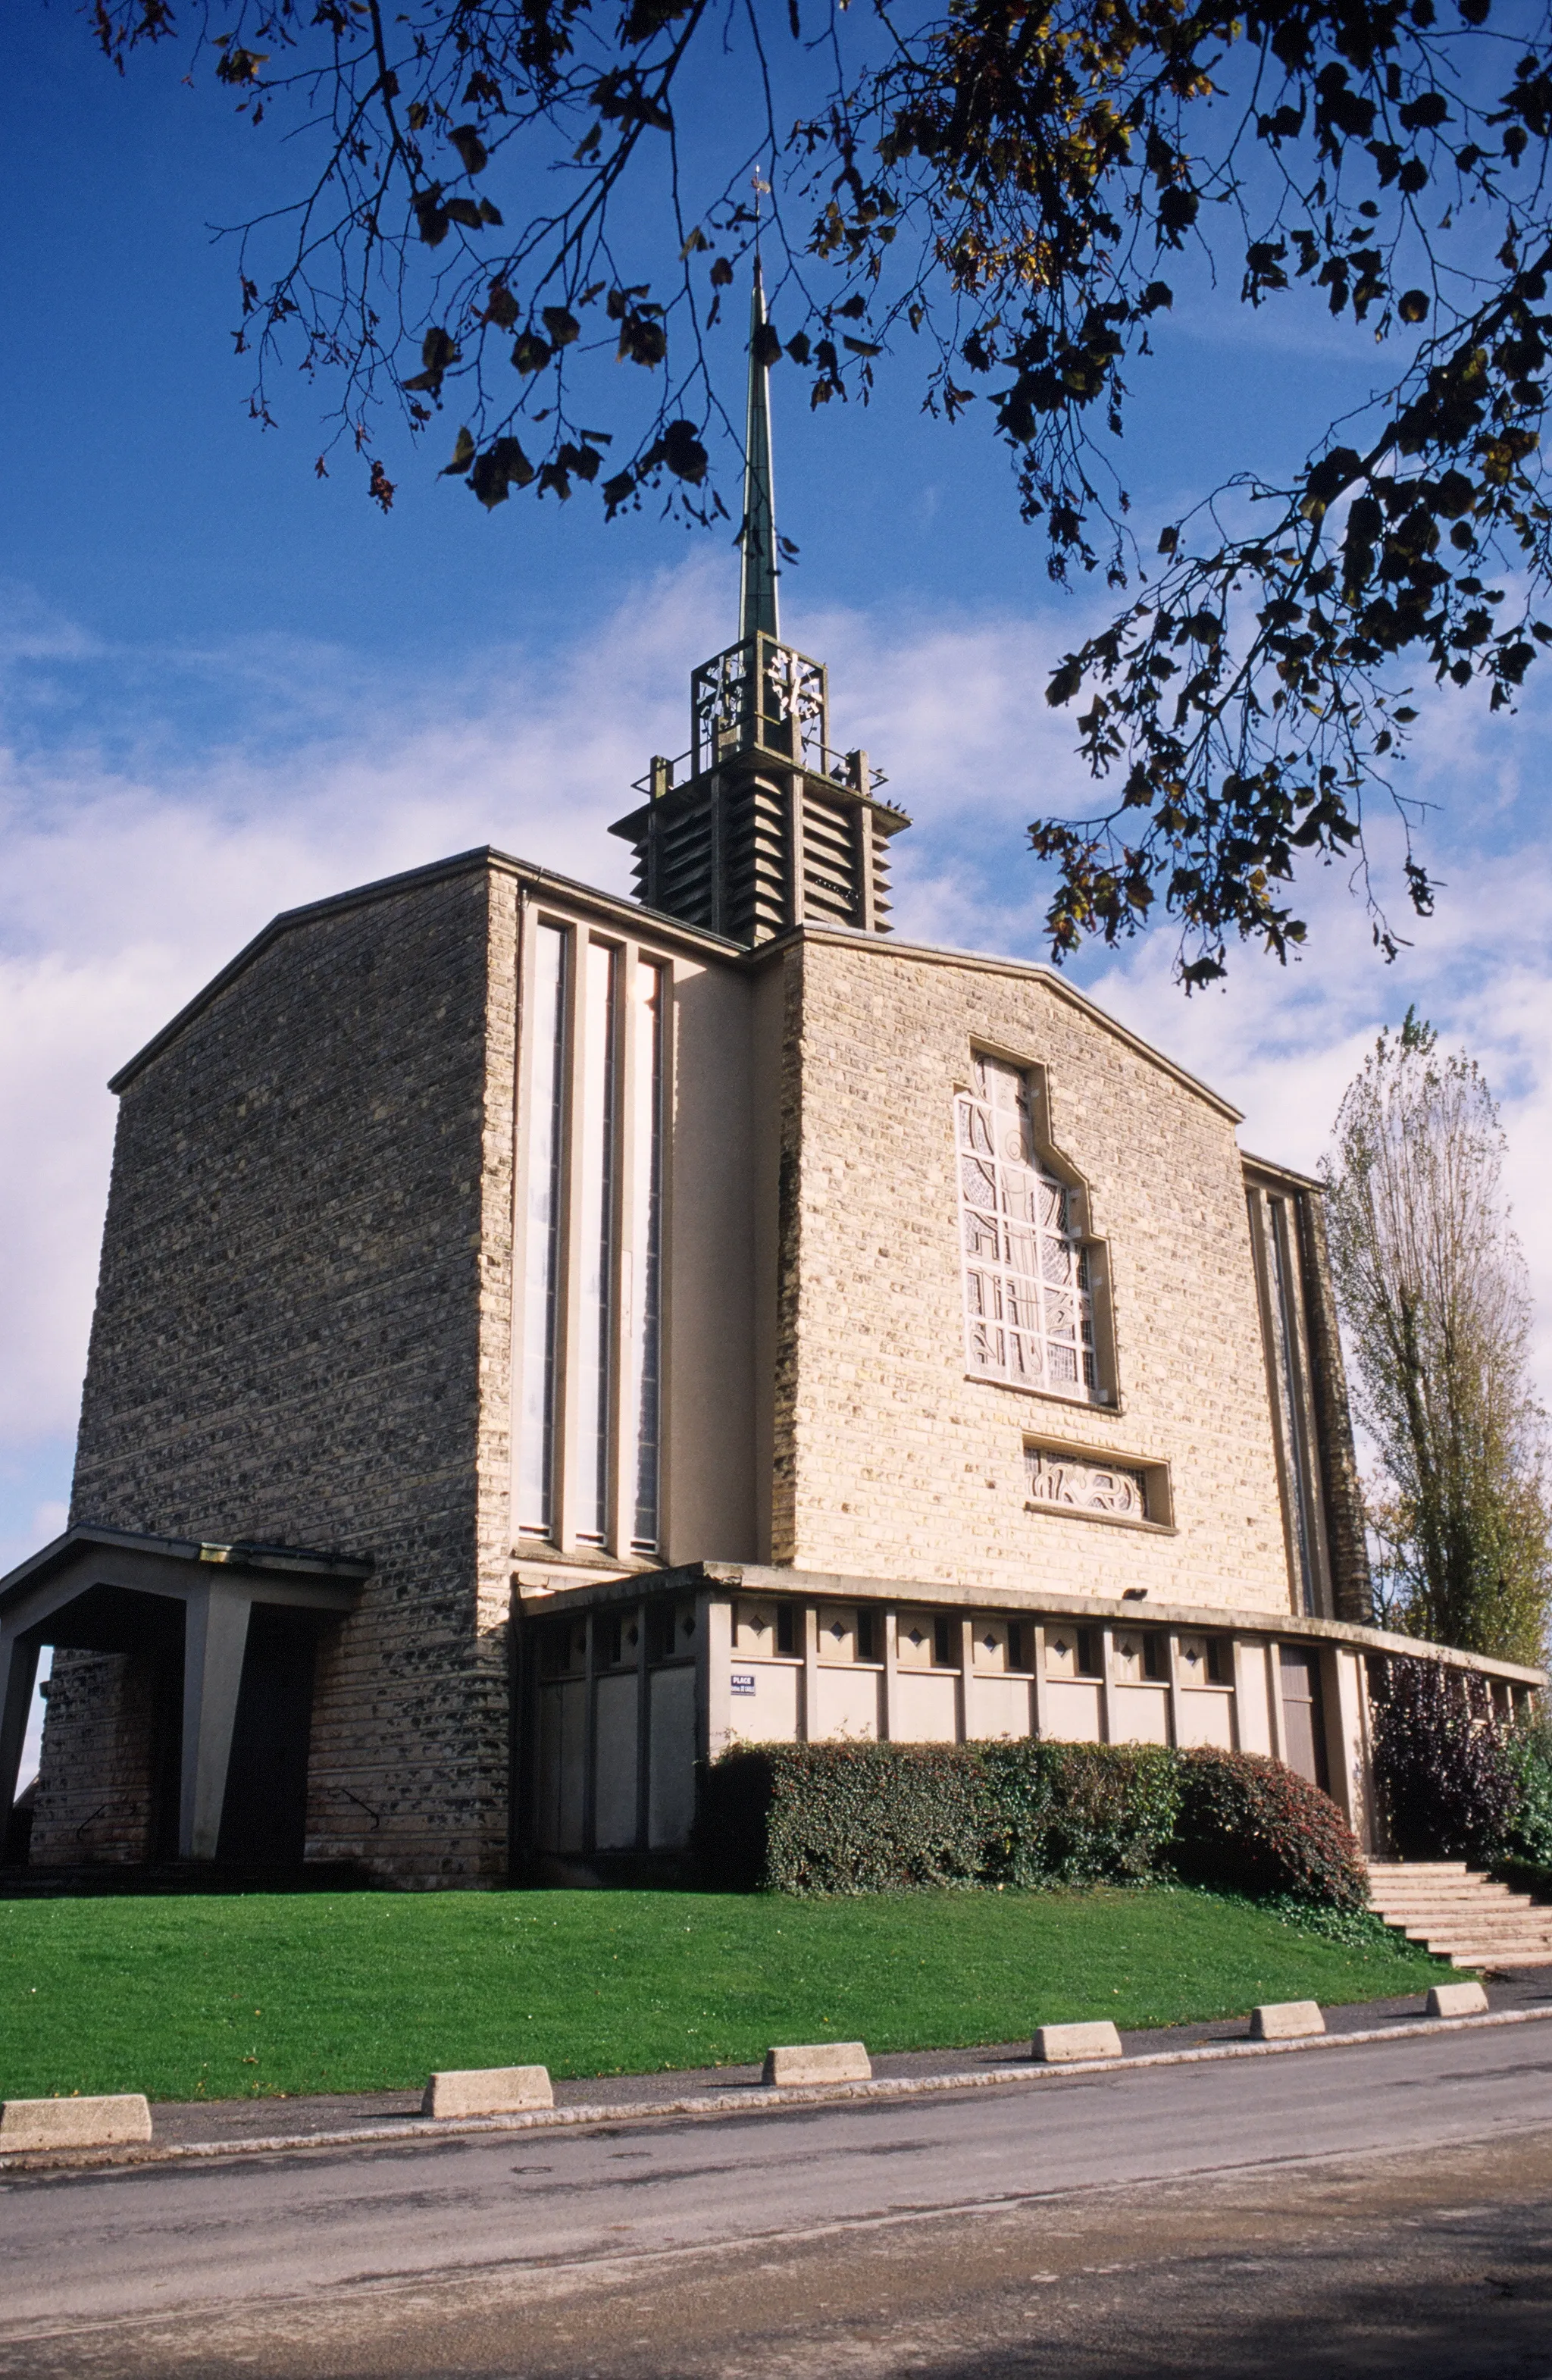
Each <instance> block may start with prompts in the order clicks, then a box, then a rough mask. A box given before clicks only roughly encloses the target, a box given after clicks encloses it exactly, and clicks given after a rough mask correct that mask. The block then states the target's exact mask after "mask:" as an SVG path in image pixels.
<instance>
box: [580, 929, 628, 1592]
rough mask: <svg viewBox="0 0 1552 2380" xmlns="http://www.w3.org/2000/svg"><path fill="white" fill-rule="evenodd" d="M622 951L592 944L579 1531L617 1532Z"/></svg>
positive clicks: (585, 1535)
mask: <svg viewBox="0 0 1552 2380" xmlns="http://www.w3.org/2000/svg"><path fill="white" fill-rule="evenodd" d="M618 971H619V954H618V953H617V952H615V951H612V950H611V949H610V948H609V947H608V945H607V944H606V943H603V942H589V943H588V964H587V982H586V990H585V992H584V995H583V996H584V999H585V1002H586V1019H585V1024H584V1030H583V1052H582V1184H581V1188H582V1201H581V1217H580V1228H581V1235H582V1310H581V1312H580V1314H579V1315H578V1317H577V1331H576V1355H577V1368H578V1375H579V1378H578V1383H577V1388H578V1395H577V1415H576V1448H577V1461H576V1475H575V1476H576V1535H577V1536H578V1537H579V1538H580V1539H582V1540H583V1541H584V1542H585V1543H588V1544H593V1545H601V1544H602V1543H603V1541H604V1538H605V1537H606V1536H607V1535H608V1531H609V1443H610V1440H609V1388H610V1378H611V1370H612V1366H611V1364H610V1356H611V1353H612V1342H613V1336H614V1294H613V1292H614V1281H613V1273H614V1267H613V1263H612V1257H613V1253H614V1168H615V1163H616V1144H617V1141H618V1138H619V1134H618V1127H617V1123H616V1118H615V1108H616V1105H617V1100H616V1098H615V1087H614V1078H615V1073H616V1061H615V1046H614V1035H615V1018H614V1010H615V981H616V977H617V975H618Z"/></svg>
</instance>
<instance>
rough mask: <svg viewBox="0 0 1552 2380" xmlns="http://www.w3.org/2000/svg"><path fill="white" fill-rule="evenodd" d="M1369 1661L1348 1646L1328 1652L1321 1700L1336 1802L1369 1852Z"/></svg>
mask: <svg viewBox="0 0 1552 2380" xmlns="http://www.w3.org/2000/svg"><path fill="white" fill-rule="evenodd" d="M1363 1666H1364V1657H1363V1655H1362V1654H1361V1653H1351V1652H1349V1651H1348V1650H1347V1648H1346V1646H1345V1645H1330V1646H1328V1648H1327V1652H1326V1658H1325V1659H1324V1660H1323V1661H1322V1662H1321V1665H1320V1667H1321V1670H1322V1672H1323V1674H1322V1677H1321V1681H1320V1687H1321V1697H1320V1698H1321V1701H1322V1703H1323V1704H1324V1705H1325V1712H1326V1767H1327V1769H1328V1774H1329V1776H1330V1779H1331V1799H1332V1801H1333V1802H1335V1803H1336V1804H1337V1807H1338V1808H1339V1809H1340V1811H1341V1813H1342V1815H1343V1816H1344V1817H1345V1818H1346V1820H1347V1823H1348V1825H1349V1826H1350V1827H1351V1828H1352V1831H1353V1833H1354V1834H1355V1835H1356V1836H1357V1838H1358V1840H1359V1841H1360V1842H1361V1843H1362V1844H1363V1846H1364V1850H1365V1851H1370V1850H1372V1849H1373V1842H1372V1840H1371V1837H1372V1819H1371V1815H1370V1808H1369V1804H1370V1801H1371V1798H1372V1796H1371V1793H1370V1790H1369V1744H1368V1728H1367V1726H1366V1724H1365V1721H1366V1719H1367V1716H1368V1714H1367V1711H1366V1709H1365V1701H1366V1696H1365V1694H1364V1676H1363Z"/></svg>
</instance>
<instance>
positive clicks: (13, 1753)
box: [0, 1635, 39, 1843]
mask: <svg viewBox="0 0 1552 2380" xmlns="http://www.w3.org/2000/svg"><path fill="white" fill-rule="evenodd" d="M38 1653H39V1647H38V1646H37V1645H30V1644H26V1643H23V1642H21V1641H19V1640H18V1638H17V1637H15V1636H6V1635H0V1843H4V1841H5V1838H6V1828H7V1827H8V1826H9V1825H10V1822H11V1812H12V1810H13V1808H14V1807H15V1805H16V1791H17V1779H18V1776H19V1775H20V1773H21V1747H22V1745H23V1743H25V1742H26V1740H27V1718H28V1713H29V1712H30V1710H31V1707H32V1689H33V1687H34V1686H35V1685H36V1683H37V1682H38Z"/></svg>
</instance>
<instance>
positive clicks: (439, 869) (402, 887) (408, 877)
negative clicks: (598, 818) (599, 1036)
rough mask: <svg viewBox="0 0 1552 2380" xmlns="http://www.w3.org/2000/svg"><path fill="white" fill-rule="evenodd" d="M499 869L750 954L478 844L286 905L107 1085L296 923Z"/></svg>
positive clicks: (726, 954) (685, 936)
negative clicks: (290, 906) (313, 899)
mask: <svg viewBox="0 0 1552 2380" xmlns="http://www.w3.org/2000/svg"><path fill="white" fill-rule="evenodd" d="M479 868H487V869H495V870H496V871H498V872H499V873H500V874H502V875H505V876H515V877H516V878H517V879H518V880H519V881H521V882H523V883H526V884H531V885H536V886H543V885H549V886H552V888H553V889H554V890H555V891H556V892H559V893H564V895H565V896H566V898H567V899H570V900H585V901H588V902H591V903H593V904H594V905H597V906H599V907H601V908H603V909H605V910H607V911H608V912H609V913H610V914H611V915H614V916H619V917H623V918H627V919H629V920H631V921H633V922H636V923H637V924H639V921H640V920H641V919H643V918H646V919H647V920H649V922H650V924H651V926H652V929H653V930H654V931H655V932H657V933H660V934H665V935H666V934H674V935H677V936H679V937H680V938H681V939H682V940H683V941H686V942H688V943H690V944H691V945H693V946H694V947H696V948H699V949H704V950H709V951H710V952H712V953H714V954H715V955H716V956H717V957H719V958H742V957H744V956H745V955H746V953H745V946H744V944H743V943H742V942H733V941H728V940H727V939H726V937H725V936H724V935H721V934H712V933H708V932H707V931H706V930H705V929H703V928H701V927H698V926H690V925H686V924H685V920H684V919H683V918H682V917H665V916H664V915H663V914H662V913H661V911H660V910H656V909H648V908H644V907H643V906H642V905H641V904H640V903H639V902H638V901H632V900H629V899H628V898H627V897H626V896H625V895H624V893H618V892H600V889H599V888H598V886H597V885H593V884H584V883H582V882H581V881H580V880H578V879H576V878H575V877H570V876H562V875H560V874H558V873H557V871H556V870H555V869H553V868H540V866H538V865H537V863H536V862H534V861H532V860H527V859H518V858H515V856H513V855H512V854H511V853H510V852H505V851H498V850H497V849H496V847H495V845H494V844H488V843H486V844H476V845H475V847H474V848H473V849H472V850H469V851H460V852H455V854H454V855H453V856H452V857H451V858H448V859H433V860H428V861H427V862H426V864H425V865H424V866H423V867H420V868H405V869H403V870H401V871H400V872H399V873H398V874H397V875H394V876H380V877H375V878H373V879H372V880H371V881H370V883H366V884H358V885H353V886H352V887H351V889H350V890H349V891H348V892H329V893H325V894H324V895H323V896H322V898H321V899H320V900H317V901H305V902H303V903H301V904H300V905H299V906H297V908H295V909H282V910H279V911H278V912H277V913H276V915H275V916H274V917H272V918H271V919H270V920H269V922H268V923H267V924H266V925H263V926H261V928H260V929H259V931H258V932H257V933H256V934H255V935H254V936H253V938H252V940H251V941H247V942H245V943H244V944H243V946H242V948H241V950H240V951H238V952H237V953H236V954H235V956H233V957H232V958H229V959H228V960H227V962H226V964H225V965H224V967H221V968H220V969H218V971H217V972H216V973H215V974H214V975H212V977H211V978H210V980H209V982H208V983H205V984H203V985H202V986H201V987H200V990H198V991H197V992H195V994H194V995H193V997H192V999H190V1000H187V1001H185V1002H184V1004H183V1006H182V1007H181V1008H180V1009H178V1010H177V1012H176V1014H175V1015H173V1016H171V1017H169V1018H168V1020H167V1022H166V1024H165V1025H164V1026H160V1027H159V1028H158V1030H157V1031H156V1032H155V1033H153V1034H152V1037H151V1039H150V1040H149V1041H147V1042H145V1043H144V1044H143V1046H142V1047H141V1048H140V1049H139V1050H136V1052H135V1054H134V1056H133V1057H132V1058H129V1059H127V1060H126V1062H125V1063H124V1064H123V1065H122V1066H120V1067H119V1069H118V1071H117V1073H116V1074H114V1075H109V1077H108V1088H109V1090H110V1091H113V1092H115V1093H117V1092H120V1091H123V1090H125V1089H127V1087H128V1086H129V1084H130V1083H132V1082H133V1081H134V1079H135V1077H136V1075H139V1074H141V1073H142V1072H143V1071H144V1069H145V1068H146V1067H147V1066H149V1065H150V1064H151V1063H152V1060H153V1059H155V1058H159V1057H160V1056H161V1054H162V1052H163V1050H165V1049H167V1048H168V1047H169V1046H170V1044H171V1043H172V1042H174V1041H176V1039H177V1038H178V1036H179V1035H180V1034H181V1033H182V1032H183V1031H184V1030H185V1028H186V1027H187V1026H189V1025H191V1024H192V1023H193V1022H194V1019H195V1018H196V1017H197V1016H199V1015H200V1014H202V1013H203V1011H204V1010H205V1009H207V1008H209V1007H211V1006H212V1003H213V1002H215V1001H217V1000H218V999H219V998H220V997H221V994H222V993H223V992H224V991H225V990H227V989H228V988H229V987H230V986H231V985H232V984H234V983H235V982H236V980H237V978H238V977H239V976H241V975H243V974H245V973H246V972H247V970H248V968H249V967H250V966H251V965H252V964H253V962H254V960H255V959H257V958H258V957H259V956H260V955H261V953H263V952H264V951H266V950H268V949H269V947H270V945H271V943H272V942H274V941H279V939H280V937H281V936H282V935H283V934H288V933H291V932H293V931H294V930H295V929H297V927H300V926H308V925H311V924H313V923H314V922H315V921H316V920H317V919H319V918H321V917H334V916H338V915H342V914H343V913H344V912H345V911H346V910H349V909H354V908H360V907H365V906H367V905H370V904H371V903H373V902H378V901H392V900H394V899H396V898H397V897H398V896H399V895H400V894H401V893H404V892H411V891H414V890H418V888H419V887H420V886H422V885H426V884H435V883H438V882H440V881H442V880H443V879H446V878H448V877H454V876H462V875H467V874H472V873H473V872H474V871H475V870H476V869H479Z"/></svg>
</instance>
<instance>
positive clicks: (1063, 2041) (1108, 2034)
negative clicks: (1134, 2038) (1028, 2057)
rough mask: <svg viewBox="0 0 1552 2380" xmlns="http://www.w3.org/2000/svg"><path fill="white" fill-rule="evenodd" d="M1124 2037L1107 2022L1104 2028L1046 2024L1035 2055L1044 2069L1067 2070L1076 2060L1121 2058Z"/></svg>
mask: <svg viewBox="0 0 1552 2380" xmlns="http://www.w3.org/2000/svg"><path fill="white" fill-rule="evenodd" d="M1121 2054H1122V2051H1121V2035H1120V2034H1119V2033H1118V2032H1117V2031H1116V2029H1115V2027H1114V2025H1113V2024H1111V2023H1110V2022H1109V2018H1107V2019H1106V2020H1105V2021H1104V2022H1103V2023H1100V2024H1043V2025H1041V2026H1040V2028H1039V2030H1038V2031H1037V2034H1036V2035H1035V2040H1034V2044H1033V2055H1034V2057H1035V2058H1036V2059H1037V2062H1038V2063H1039V2064H1041V2065H1043V2066H1067V2065H1071V2064H1072V2062H1073V2060H1074V2059H1075V2058H1119V2057H1120V2056H1121Z"/></svg>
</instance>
